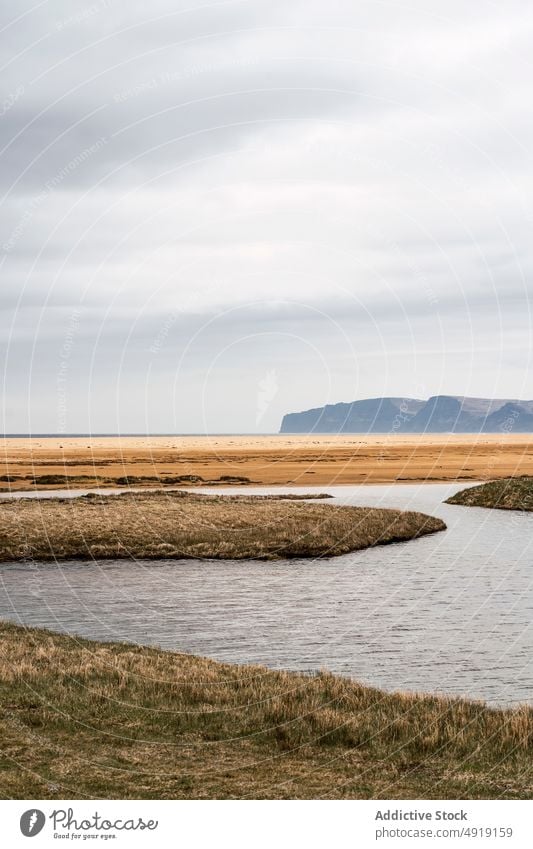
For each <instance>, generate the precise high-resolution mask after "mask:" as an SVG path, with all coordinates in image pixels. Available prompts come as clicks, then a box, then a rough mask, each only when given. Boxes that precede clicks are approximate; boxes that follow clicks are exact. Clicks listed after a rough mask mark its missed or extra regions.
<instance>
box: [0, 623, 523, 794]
mask: <svg viewBox="0 0 533 849" xmlns="http://www.w3.org/2000/svg"><path fill="white" fill-rule="evenodd" d="M0 646H1V654H0V705H1V715H0V725H1V740H2V744H1V749H2V752H1V755H0V793H1V794H2V798H26V799H27V798H39V799H40V798H84V797H89V798H133V799H137V798H163V799H166V798H282V799H285V798H339V799H341V798H384V799H390V798H392V799H407V798H417V799H424V798H433V799H458V798H459V799H477V798H483V799H486V798H508V799H524V798H528V799H530V798H533V785H532V778H533V775H532V771H533V757H532V756H533V709H531V708H527V707H523V708H518V709H516V710H491V709H488V708H487V707H486V706H485V705H483V704H482V703H475V702H468V701H462V700H457V699H456V700H450V699H442V698H436V697H429V696H416V695H407V694H386V693H383V692H381V691H378V690H375V689H372V688H368V687H364V686H361V685H360V684H358V683H355V682H353V681H350V680H347V679H343V678H339V677H335V676H333V675H330V674H327V673H323V674H318V675H315V676H307V675H302V674H296V673H289V672H276V671H269V670H267V669H264V668H262V667H257V666H229V665H225V664H220V663H216V662H215V661H211V660H207V659H205V658H198V657H192V656H189V655H182V654H175V653H170V652H163V651H159V650H156V649H151V648H139V647H136V646H132V645H127V644H120V643H96V642H89V641H86V640H82V639H80V638H74V637H69V636H63V635H58V634H53V633H50V632H47V631H42V630H36V629H29V630H25V629H23V628H20V627H17V626H14V625H8V624H5V623H0Z"/></svg>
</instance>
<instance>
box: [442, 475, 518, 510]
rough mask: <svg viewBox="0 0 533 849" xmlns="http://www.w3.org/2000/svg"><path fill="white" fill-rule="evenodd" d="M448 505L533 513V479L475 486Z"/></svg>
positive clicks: (502, 481)
mask: <svg viewBox="0 0 533 849" xmlns="http://www.w3.org/2000/svg"><path fill="white" fill-rule="evenodd" d="M446 503H447V504H461V505H463V506H465V507H491V508H495V509H497V510H522V511H526V512H531V511H533V478H506V479H505V480H499V481H491V483H485V484H482V485H481V486H474V487H472V488H471V489H465V490H463V491H462V492H458V493H457V494H456V495H453V496H452V497H451V498H449V499H448V500H447V502H446Z"/></svg>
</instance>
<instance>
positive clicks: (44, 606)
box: [0, 484, 533, 705]
mask: <svg viewBox="0 0 533 849" xmlns="http://www.w3.org/2000/svg"><path fill="white" fill-rule="evenodd" d="M461 488H463V487H461V486H458V485H457V484H455V485H446V484H424V485H398V484H397V485H392V486H342V487H330V488H321V489H322V490H324V491H327V492H330V493H331V494H333V495H334V496H335V502H336V503H339V504H357V505H368V506H381V507H397V508H403V509H413V510H422V511H424V512H427V513H431V514H433V515H437V516H440V517H441V518H442V519H444V521H445V522H446V523H447V525H448V530H447V531H446V532H445V533H441V534H437V535H435V536H431V537H426V538H424V539H421V540H416V541H414V542H408V543H402V544H399V545H393V546H384V547H378V548H374V549H369V550H367V551H363V552H355V553H352V554H348V555H344V556H342V557H336V558H333V559H331V560H322V561H312V560H292V561H280V562H275V563H264V562H254V561H245V562H235V561H223V562H201V561H191V560H185V561H158V562H157V563H153V562H126V561H102V562H98V563H93V562H89V563H80V562H75V563H70V562H69V563H62V564H61V565H60V566H57V565H54V564H42V565H38V564H37V565H33V566H28V565H22V564H6V565H2V566H0V618H3V619H10V620H12V621H14V622H19V623H24V624H27V625H37V626H45V627H48V628H52V629H54V630H59V631H65V632H68V633H74V634H80V635H82V636H85V637H91V638H95V639H102V640H111V639H113V640H128V641H133V642H137V643H144V644H150V645H156V646H162V647H163V648H166V649H177V650H179V651H184V652H192V653H195V654H201V655H208V656H210V657H213V658H216V659H218V660H223V661H229V662H232V663H248V662H252V663H261V664H265V665H267V666H270V667H274V668H288V669H298V670H317V669H321V668H326V669H329V670H331V671H332V672H336V673H340V674H342V675H348V676H351V677H354V678H357V679H359V680H361V681H363V682H365V683H368V684H372V685H375V686H377V687H381V688H384V689H386V690H396V689H401V690H411V691H424V692H431V693H445V694H453V695H466V696H469V697H473V698H481V699H485V700H487V701H488V702H489V703H491V704H494V705H509V704H517V703H520V702H529V703H533V587H532V579H533V514H522V513H508V512H503V511H491V510H482V509H477V508H466V507H452V506H448V505H446V504H444V503H443V501H444V500H445V499H446V498H447V497H448V496H449V495H451V494H452V493H454V492H456V491H457V490H458V489H461ZM312 490H313V488H312V487H306V488H305V490H301V489H299V488H297V489H293V490H291V491H298V492H300V491H306V492H310V491H312ZM216 491H217V492H218V493H220V492H223V491H224V490H221V489H220V488H217V490H216ZM237 491H238V490H237V489H236V488H235V487H232V488H231V492H232V493H233V494H235V493H236V492H237ZM245 491H246V493H250V492H251V491H252V490H251V489H250V488H246V490H245ZM253 491H254V492H267V491H268V490H265V489H259V488H255V489H254V490H253ZM275 491H276V492H280V491H283V490H282V489H279V488H276V490H275ZM50 494H51V495H58V494H60V493H57V492H56V493H47V495H50ZM61 494H62V493H61ZM71 494H72V493H71ZM44 495H46V494H45V493H38V494H37V497H43V496H44ZM335 502H330V503H335Z"/></svg>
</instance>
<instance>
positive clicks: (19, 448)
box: [0, 434, 533, 491]
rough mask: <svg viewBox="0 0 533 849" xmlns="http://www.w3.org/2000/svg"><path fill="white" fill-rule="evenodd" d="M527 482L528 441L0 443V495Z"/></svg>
mask: <svg viewBox="0 0 533 849" xmlns="http://www.w3.org/2000/svg"><path fill="white" fill-rule="evenodd" d="M516 475H533V435H529V434H502V435H501V436H500V435H492V434H491V435H482V436H479V435H477V434H476V435H464V434H453V435H448V434H444V435H430V436H418V435H413V436H394V435H387V436H358V435H352V436H350V435H344V436H314V435H296V436H290V435H279V436H152V437H138V436H132V437H76V438H71V437H69V438H67V437H43V438H37V437H35V438H31V439H24V438H5V439H3V440H2V442H1V451H0V491H2V490H4V491H5V490H10V489H12V490H34V489H54V488H56V489H57V488H66V487H75V488H94V487H96V486H98V487H110V486H128V485H130V486H154V485H161V484H168V485H171V486H176V485H178V486H192V485H202V484H207V483H208V484H210V485H221V486H228V485H231V484H241V485H242V484H247V483H250V484H252V483H253V484H259V485H265V486H275V485H294V486H310V485H318V486H331V485H334V484H360V483H390V482H397V481H400V482H401V481H403V482H408V481H413V482H419V481H455V480H465V481H468V480H473V481H485V480H494V479H499V478H508V477H513V476H516Z"/></svg>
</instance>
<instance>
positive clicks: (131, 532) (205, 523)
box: [0, 492, 445, 562]
mask: <svg viewBox="0 0 533 849" xmlns="http://www.w3.org/2000/svg"><path fill="white" fill-rule="evenodd" d="M444 528H445V525H444V523H443V522H441V521H440V519H435V518H432V517H430V516H426V515H424V514H422V513H412V512H401V511H398V510H378V509H371V508H363V507H340V506H331V505H327V504H317V503H314V502H313V503H307V502H303V501H301V500H300V501H298V500H295V499H294V498H287V497H282V498H280V497H279V496H278V497H276V496H274V497H258V496H218V495H213V496H207V495H198V494H191V493H187V492H152V493H129V494H124V495H119V496H102V495H88V496H84V497H83V498H75V499H55V498H54V499H50V500H42V501H36V500H31V499H21V500H16V501H4V502H1V503H0V561H2V562H6V561H14V560H21V559H35V560H68V559H76V558H99V559H104V558H106V559H107V558H146V559H161V558H185V557H187V558H189V557H194V558H198V557H201V558H215V559H223V558H225V559H244V558H247V559H248V558H255V559H272V558H286V557H328V556H332V555H338V554H345V553H346V552H348V551H354V550H357V549H362V548H367V547H369V546H373V545H383V544H387V543H393V542H399V541H404V540H409V539H414V538H415V537H419V536H423V535H425V534H428V533H434V532H436V531H440V530H443V529H444Z"/></svg>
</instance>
